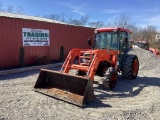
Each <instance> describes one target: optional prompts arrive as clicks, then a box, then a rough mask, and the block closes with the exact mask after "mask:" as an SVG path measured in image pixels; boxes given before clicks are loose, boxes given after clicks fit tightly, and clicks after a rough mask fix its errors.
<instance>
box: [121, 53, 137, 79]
mask: <svg viewBox="0 0 160 120" xmlns="http://www.w3.org/2000/svg"><path fill="white" fill-rule="evenodd" d="M138 70H139V60H138V58H137V56H136V55H127V56H126V57H125V59H124V63H123V70H122V76H123V77H124V78H126V79H135V78H136V77H137V74H138Z"/></svg>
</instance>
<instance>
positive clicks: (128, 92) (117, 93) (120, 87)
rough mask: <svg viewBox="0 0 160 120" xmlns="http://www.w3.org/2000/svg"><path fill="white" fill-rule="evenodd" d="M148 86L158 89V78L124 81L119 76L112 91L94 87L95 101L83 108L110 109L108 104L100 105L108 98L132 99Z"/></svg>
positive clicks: (99, 86)
mask: <svg viewBox="0 0 160 120" xmlns="http://www.w3.org/2000/svg"><path fill="white" fill-rule="evenodd" d="M150 86H157V87H160V78H157V77H137V79H135V80H125V79H123V77H122V76H120V77H119V79H118V83H117V85H116V87H115V88H114V89H113V90H112V91H109V90H106V89H105V88H103V87H102V86H101V85H96V87H94V92H95V100H94V101H93V102H92V103H89V104H88V105H87V106H86V107H85V108H88V107H89V108H90V107H92V108H99V107H112V106H111V105H109V104H104V103H102V101H104V100H106V101H107V99H109V98H126V97H134V96H137V95H138V94H139V93H140V92H141V91H142V89H144V88H145V87H150Z"/></svg>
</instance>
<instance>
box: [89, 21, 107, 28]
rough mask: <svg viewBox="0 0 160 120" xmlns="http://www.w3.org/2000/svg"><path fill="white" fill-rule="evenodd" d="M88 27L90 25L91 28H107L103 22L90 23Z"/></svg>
mask: <svg viewBox="0 0 160 120" xmlns="http://www.w3.org/2000/svg"><path fill="white" fill-rule="evenodd" d="M88 25H89V26H90V27H93V28H100V27H105V24H104V22H102V21H97V22H89V23H88Z"/></svg>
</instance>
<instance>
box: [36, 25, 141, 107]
mask: <svg viewBox="0 0 160 120" xmlns="http://www.w3.org/2000/svg"><path fill="white" fill-rule="evenodd" d="M130 34H131V31H130V30H127V29H124V28H100V29H95V34H94V36H95V37H94V38H95V39H94V44H93V49H79V48H75V49H72V50H71V51H70V52H69V54H68V56H67V58H66V60H65V62H64V63H63V65H62V68H61V70H60V71H52V70H47V69H41V72H40V74H39V77H38V79H37V81H36V83H35V86H34V88H35V91H37V92H40V93H43V94H46V95H49V96H52V97H55V98H57V99H61V100H64V101H67V102H70V103H73V104H76V105H78V106H83V105H85V104H86V103H88V102H91V101H93V100H94V91H93V82H94V76H95V75H98V76H100V78H101V79H100V80H99V81H102V82H101V83H102V85H103V86H104V87H105V88H106V89H113V88H114V87H115V86H116V83H117V79H118V72H121V73H122V75H123V77H124V78H126V79H135V78H136V77H137V74H138V70H139V61H138V58H137V56H136V55H132V54H128V52H129V50H130V46H129V36H130ZM88 44H89V45H91V44H92V43H91V40H90V39H89V40H88ZM76 58H78V62H77V61H76V62H75V59H76ZM71 69H72V70H73V69H75V70H77V74H76V75H71V74H69V71H70V70H71Z"/></svg>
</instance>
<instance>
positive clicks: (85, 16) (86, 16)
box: [80, 14, 89, 26]
mask: <svg viewBox="0 0 160 120" xmlns="http://www.w3.org/2000/svg"><path fill="white" fill-rule="evenodd" d="M88 19H89V15H87V14H85V15H83V16H82V17H81V18H80V21H81V24H82V25H83V26H85V25H86V24H87V22H88Z"/></svg>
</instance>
